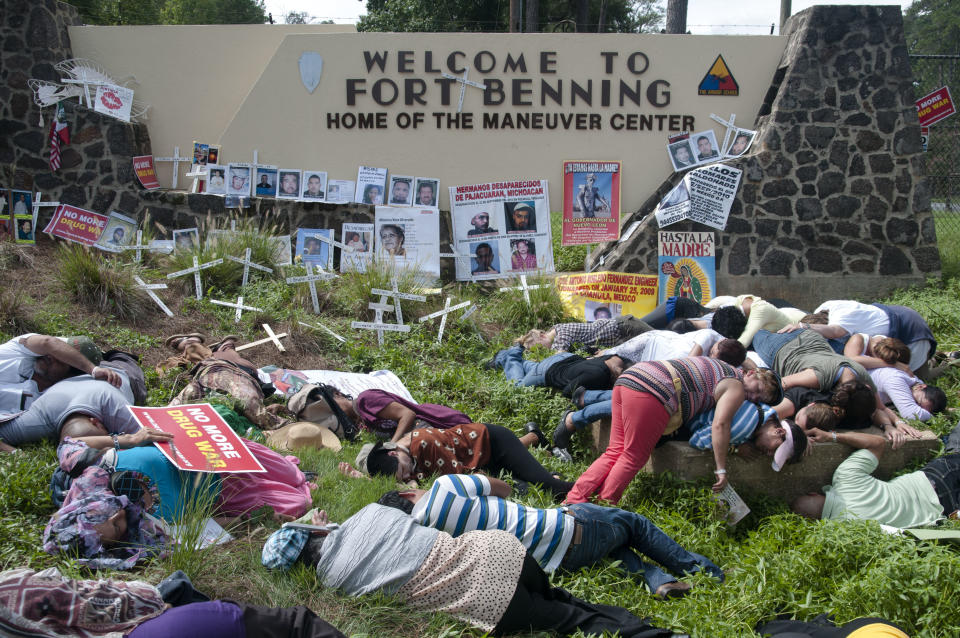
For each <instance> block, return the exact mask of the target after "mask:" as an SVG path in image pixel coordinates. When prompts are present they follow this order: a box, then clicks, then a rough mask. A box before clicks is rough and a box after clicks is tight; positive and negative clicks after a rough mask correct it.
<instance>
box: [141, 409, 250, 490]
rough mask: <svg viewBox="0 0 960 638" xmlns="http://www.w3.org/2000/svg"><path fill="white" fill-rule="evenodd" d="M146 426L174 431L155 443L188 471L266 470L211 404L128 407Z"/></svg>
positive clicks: (234, 471) (230, 472)
mask: <svg viewBox="0 0 960 638" xmlns="http://www.w3.org/2000/svg"><path fill="white" fill-rule="evenodd" d="M127 407H128V409H129V410H130V412H131V413H132V414H133V418H134V419H136V420H137V423H139V424H140V425H142V426H143V427H145V428H153V429H155V430H163V431H164V432H169V433H170V434H173V442H172V443H169V442H166V441H165V442H163V443H154V445H156V446H157V447H158V448H160V451H161V452H163V455H164V456H166V457H167V459H168V460H169V461H170V462H171V463H173V464H174V465H176V466H177V468H179V469H181V470H187V471H188V472H219V473H227V474H232V473H237V472H266V470H265V469H263V466H262V465H261V464H260V461H258V460H257V457H255V456H254V455H253V453H252V452H251V451H250V450H249V449H248V448H247V445H246V443H244V442H243V439H241V438H240V437H239V436H237V435H236V433H234V431H233V430H231V429H230V426H229V425H227V422H226V421H224V420H223V417H222V416H220V415H219V414H218V413H217V411H216V410H214V409H213V407H212V406H211V405H210V404H209V403H197V404H191V405H177V406H167V407H163V408H141V407H137V406H132V405H131V406H127Z"/></svg>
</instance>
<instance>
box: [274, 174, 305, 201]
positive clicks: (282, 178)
mask: <svg viewBox="0 0 960 638" xmlns="http://www.w3.org/2000/svg"><path fill="white" fill-rule="evenodd" d="M277 181H278V182H279V186H278V187H277V199H300V169H299V168H281V169H280V172H279V173H278V177H277Z"/></svg>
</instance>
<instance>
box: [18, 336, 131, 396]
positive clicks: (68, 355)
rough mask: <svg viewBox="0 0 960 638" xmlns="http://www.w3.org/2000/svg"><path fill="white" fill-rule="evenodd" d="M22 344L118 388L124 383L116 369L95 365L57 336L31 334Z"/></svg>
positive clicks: (39, 353)
mask: <svg viewBox="0 0 960 638" xmlns="http://www.w3.org/2000/svg"><path fill="white" fill-rule="evenodd" d="M20 344H21V345H24V346H26V347H27V348H28V349H29V350H31V351H32V352H34V353H36V354H38V355H41V356H47V357H53V358H54V359H56V360H57V361H60V362H62V363H65V364H67V365H68V366H70V367H71V368H76V369H77V370H79V371H80V372H85V373H86V374H90V375H93V378H94V379H100V380H101V381H106V382H108V383H109V384H110V385H112V386H115V387H117V388H119V387H120V384H121V383H122V379H121V378H120V375H119V374H117V372H116V371H115V370H111V369H110V368H101V367H100V366H95V365H93V364H92V363H90V361H88V360H87V358H86V357H84V356H83V355H82V354H80V351H79V350H77V349H76V348H74V347H73V346H69V345H67V344H66V343H64V342H63V341H60V340H59V339H57V338H56V337H51V336H49V335H30V336H29V337H27V338H25V339H22V340H21V341H20Z"/></svg>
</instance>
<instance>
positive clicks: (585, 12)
mask: <svg viewBox="0 0 960 638" xmlns="http://www.w3.org/2000/svg"><path fill="white" fill-rule="evenodd" d="M589 15H590V0H577V33H586V31H587V20H588V19H589Z"/></svg>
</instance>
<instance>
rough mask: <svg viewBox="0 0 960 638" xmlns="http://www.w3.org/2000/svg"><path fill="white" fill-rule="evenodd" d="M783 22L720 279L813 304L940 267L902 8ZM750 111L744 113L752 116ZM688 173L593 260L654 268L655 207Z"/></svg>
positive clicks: (736, 287)
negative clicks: (783, 40) (784, 41)
mask: <svg viewBox="0 0 960 638" xmlns="http://www.w3.org/2000/svg"><path fill="white" fill-rule="evenodd" d="M784 33H785V34H787V35H789V36H790V37H791V39H790V42H789V44H788V45H787V47H786V49H785V51H784V53H783V56H782V59H781V62H780V65H779V68H778V71H777V74H776V76H775V77H774V78H773V79H772V82H771V84H770V89H769V91H768V93H767V97H766V99H765V101H764V105H763V107H762V109H761V112H760V114H759V116H758V118H757V121H756V124H755V127H754V128H756V129H757V130H758V135H757V139H756V140H755V142H754V145H753V147H752V148H751V150H750V152H749V153H748V154H747V156H746V157H744V158H740V159H738V160H733V161H730V162H729V163H730V164H731V165H733V166H736V167H738V168H741V169H743V171H744V175H743V181H742V182H741V187H740V191H739V193H738V194H737V198H736V201H735V202H734V205H733V209H732V211H731V214H730V218H729V221H728V223H727V227H726V229H725V230H724V231H718V232H717V287H718V289H719V290H720V292H722V293H724V294H741V293H746V292H750V293H754V294H759V295H762V296H768V297H779V298H785V299H788V300H790V301H792V302H793V303H795V304H797V305H798V306H800V307H812V306H815V305H816V304H818V303H819V302H820V301H822V300H823V299H825V298H845V297H863V298H871V297H875V296H877V295H882V294H884V293H887V292H889V291H890V290H892V289H894V288H897V287H903V286H908V285H912V284H916V283H923V282H924V281H925V279H926V277H927V276H929V275H937V274H939V270H940V257H939V252H938V250H937V245H936V231H935V228H934V221H933V217H932V216H931V214H930V194H929V190H928V188H927V185H926V182H925V181H924V180H923V178H922V175H923V154H922V152H921V147H920V130H919V126H918V124H917V116H916V109H915V108H914V99H915V98H914V95H913V87H912V81H913V76H912V73H911V70H910V65H909V59H908V57H907V49H906V45H905V42H904V37H903V24H902V19H901V15H900V7H897V6H883V7H881V6H863V7H852V6H815V7H812V8H810V9H807V10H805V11H802V12H800V13H798V14H796V15H794V16H792V17H791V18H790V20H789V21H788V22H787V24H786V26H785V27H784ZM722 109H723V106H722V104H721V103H720V102H719V100H718V104H717V112H718V113H721V114H722V113H724V111H723V110H722ZM745 119H746V118H744V119H738V124H741V126H744V127H748V126H749V123H748V122H747V121H744V120H745ZM680 177H681V175H678V174H677V175H673V176H672V177H671V178H670V179H669V180H668V181H667V182H665V183H664V184H663V185H662V186H661V187H660V189H659V190H658V191H657V192H656V193H654V194H653V195H652V196H651V197H650V198H649V199H648V200H647V202H645V204H644V205H643V207H642V208H641V209H640V210H639V211H637V212H636V213H634V214H633V215H632V217H631V218H629V219H627V220H626V223H627V224H629V223H631V222H632V221H635V220H644V218H645V217H646V220H645V222H644V223H643V225H642V227H641V228H639V229H638V230H637V231H636V232H635V234H634V235H633V236H632V238H631V240H630V241H628V242H625V243H623V244H607V245H604V246H602V247H601V249H600V250H599V251H596V252H595V259H594V262H593V266H594V268H597V267H598V266H600V265H601V264H602V267H603V269H605V270H607V269H611V270H621V271H627V272H656V270H657V230H658V229H657V224H656V220H655V219H654V218H653V216H652V215H650V216H649V217H647V216H648V214H649V213H651V212H652V211H653V209H654V207H655V206H656V204H657V202H659V200H660V199H661V198H662V197H663V196H664V195H666V193H667V192H668V191H669V190H670V189H671V188H672V187H673V186H674V185H675V184H676V183H677V182H678V181H679V179H680ZM669 228H670V230H697V231H710V230H713V229H711V228H708V227H706V226H701V225H699V224H693V223H689V222H684V223H679V224H674V225H672V226H670V227H669Z"/></svg>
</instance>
